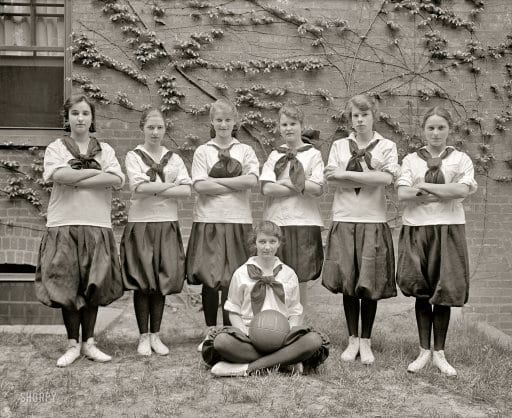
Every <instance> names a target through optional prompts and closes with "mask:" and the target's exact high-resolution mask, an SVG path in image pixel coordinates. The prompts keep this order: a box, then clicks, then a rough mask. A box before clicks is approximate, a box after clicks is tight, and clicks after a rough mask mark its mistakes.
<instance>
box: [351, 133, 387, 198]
mask: <svg viewBox="0 0 512 418" xmlns="http://www.w3.org/2000/svg"><path fill="white" fill-rule="evenodd" d="M348 141H349V150H350V154H351V155H352V156H351V157H350V159H349V160H348V163H347V168H346V169H345V170H346V171H359V172H363V166H362V165H361V160H362V159H363V158H364V161H365V163H366V165H367V167H368V168H369V169H370V170H373V167H372V154H371V152H372V150H373V149H374V148H375V147H376V146H377V144H378V143H379V140H378V139H377V140H375V141H373V142H372V143H370V144H369V145H368V146H367V147H366V148H363V149H359V147H358V146H357V142H356V141H354V140H353V139H352V138H349V140H348ZM354 191H355V192H356V195H358V194H359V192H360V191H361V188H360V187H356V188H355V189H354Z"/></svg>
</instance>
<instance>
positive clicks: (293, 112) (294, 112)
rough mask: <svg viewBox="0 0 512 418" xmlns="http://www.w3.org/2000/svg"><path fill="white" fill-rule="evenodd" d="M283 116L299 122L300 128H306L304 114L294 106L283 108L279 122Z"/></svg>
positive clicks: (284, 106) (280, 111) (279, 114)
mask: <svg viewBox="0 0 512 418" xmlns="http://www.w3.org/2000/svg"><path fill="white" fill-rule="evenodd" d="M283 115H285V116H288V117H289V118H292V119H296V120H298V121H299V123H300V126H304V112H303V111H302V110H300V109H299V108H298V107H297V106H295V105H294V104H285V105H283V106H281V108H280V109H279V113H278V116H279V121H281V116H283Z"/></svg>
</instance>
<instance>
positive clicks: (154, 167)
mask: <svg viewBox="0 0 512 418" xmlns="http://www.w3.org/2000/svg"><path fill="white" fill-rule="evenodd" d="M133 152H134V153H135V154H137V155H138V156H139V157H140V158H141V160H142V162H143V163H144V164H146V165H147V166H149V170H148V171H146V175H148V176H149V181H150V182H152V181H156V176H157V175H158V177H160V179H161V180H162V182H164V183H165V174H164V168H165V166H166V165H167V163H168V162H169V160H170V159H171V157H172V151H167V152H166V153H165V154H164V156H163V157H162V158H161V159H160V162H159V163H157V162H156V161H155V160H153V158H151V157H150V156H149V155H148V154H146V153H145V152H144V151H142V150H141V149H139V148H137V149H134V150H133Z"/></svg>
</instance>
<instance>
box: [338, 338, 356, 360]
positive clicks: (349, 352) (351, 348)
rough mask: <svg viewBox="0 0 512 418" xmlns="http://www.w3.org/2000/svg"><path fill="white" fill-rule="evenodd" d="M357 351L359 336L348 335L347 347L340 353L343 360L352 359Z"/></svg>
mask: <svg viewBox="0 0 512 418" xmlns="http://www.w3.org/2000/svg"><path fill="white" fill-rule="evenodd" d="M358 353H359V337H354V336H350V337H348V347H347V348H346V349H345V351H344V352H343V353H342V354H341V359H342V360H343V361H354V360H355V359H356V357H357V354H358Z"/></svg>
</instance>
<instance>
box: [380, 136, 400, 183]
mask: <svg viewBox="0 0 512 418" xmlns="http://www.w3.org/2000/svg"><path fill="white" fill-rule="evenodd" d="M382 155H383V158H384V161H383V162H382V166H381V167H380V171H384V172H386V173H389V174H391V175H392V176H393V181H396V180H397V179H398V178H399V177H400V166H399V165H398V152H397V150H396V144H395V143H394V142H391V141H389V147H386V148H385V149H384V150H383V151H382Z"/></svg>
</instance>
